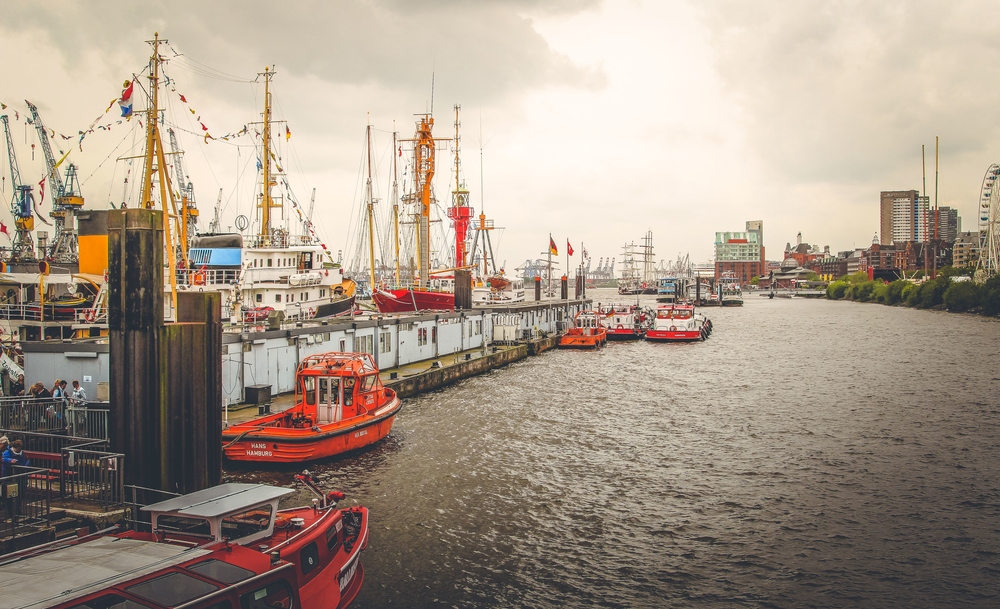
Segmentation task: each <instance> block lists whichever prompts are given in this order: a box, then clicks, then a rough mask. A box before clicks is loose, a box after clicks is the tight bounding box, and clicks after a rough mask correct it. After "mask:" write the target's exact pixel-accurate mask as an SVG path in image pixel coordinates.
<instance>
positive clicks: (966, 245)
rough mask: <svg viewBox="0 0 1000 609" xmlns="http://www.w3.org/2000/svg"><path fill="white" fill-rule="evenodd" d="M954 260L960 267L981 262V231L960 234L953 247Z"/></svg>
mask: <svg viewBox="0 0 1000 609" xmlns="http://www.w3.org/2000/svg"><path fill="white" fill-rule="evenodd" d="M941 224H942V225H943V224H944V222H943V221H942V222H941ZM952 261H953V264H954V265H955V266H959V267H966V266H973V265H975V264H976V263H977V262H979V231H968V232H964V233H959V234H958V237H957V238H956V239H955V245H954V248H953V249H952Z"/></svg>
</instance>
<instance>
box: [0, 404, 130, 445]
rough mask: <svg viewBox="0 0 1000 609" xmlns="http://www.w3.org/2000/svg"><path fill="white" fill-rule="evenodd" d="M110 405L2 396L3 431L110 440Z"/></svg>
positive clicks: (0, 421)
mask: <svg viewBox="0 0 1000 609" xmlns="http://www.w3.org/2000/svg"><path fill="white" fill-rule="evenodd" d="M102 404H106V402H88V401H82V400H74V399H72V398H66V399H62V398H33V397H13V398H4V397H0V428H2V429H10V430H12V431H26V432H42V433H68V434H69V435H70V436H76V437H83V438H98V439H101V440H107V439H108V438H109V437H110V436H109V435H108V434H109V431H110V429H109V424H110V423H109V421H110V415H111V411H110V410H109V409H108V408H101V407H100V405H102Z"/></svg>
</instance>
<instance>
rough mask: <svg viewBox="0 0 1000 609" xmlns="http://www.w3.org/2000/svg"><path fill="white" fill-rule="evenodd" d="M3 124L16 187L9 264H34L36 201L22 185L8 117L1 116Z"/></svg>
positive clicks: (27, 186)
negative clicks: (32, 212) (32, 210)
mask: <svg viewBox="0 0 1000 609" xmlns="http://www.w3.org/2000/svg"><path fill="white" fill-rule="evenodd" d="M0 121H2V122H3V132H4V135H5V136H6V138H7V157H8V159H10V181H11V185H12V186H13V187H14V198H13V199H12V200H11V203H10V213H11V215H12V216H14V227H15V231H16V232H15V233H14V240H13V241H14V244H13V245H12V246H11V253H10V259H9V262H34V261H35V260H36V258H35V244H34V242H32V240H31V231H32V230H33V229H34V228H35V217H34V216H32V215H31V206H32V204H33V203H34V199H33V197H32V194H31V186H30V185H29V184H21V172H20V171H18V169H17V156H16V155H15V154H14V140H13V138H11V136H10V123H9V122H8V121H7V115H6V114H4V115H3V116H0Z"/></svg>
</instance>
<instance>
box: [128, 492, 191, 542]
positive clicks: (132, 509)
mask: <svg viewBox="0 0 1000 609" xmlns="http://www.w3.org/2000/svg"><path fill="white" fill-rule="evenodd" d="M124 490H125V498H124V503H125V521H126V522H127V523H128V526H129V528H130V529H132V530H133V531H145V532H147V533H148V532H149V531H151V530H152V526H153V524H152V520H151V517H150V514H149V513H148V512H143V511H142V509H141V508H142V507H144V506H147V505H153V504H154V503H159V502H160V501H166V500H167V499H171V498H173V497H180V493H171V492H170V491H161V490H160V489H156V488H147V487H145V486H136V485H134V484H129V485H127V486H125V489H124Z"/></svg>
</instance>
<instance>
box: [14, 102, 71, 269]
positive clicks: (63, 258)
mask: <svg viewBox="0 0 1000 609" xmlns="http://www.w3.org/2000/svg"><path fill="white" fill-rule="evenodd" d="M24 103H26V104H28V109H29V110H31V120H32V122H33V123H34V125H35V129H36V130H37V131H38V140H39V141H40V142H41V144H42V153H43V154H44V155H45V167H46V168H47V169H48V178H49V189H50V191H51V192H52V212H51V213H50V214H49V215H50V216H51V217H52V219H53V220H54V221H55V228H54V232H55V234H54V235H53V239H54V241H53V244H52V250H51V253H50V256H51V258H52V259H53V260H54V261H56V262H63V263H74V262H77V261H79V255H78V254H77V238H76V221H75V218H76V213H77V211H78V210H80V209H81V208H82V207H83V195H81V194H80V182H79V180H78V179H77V176H76V165H74V164H72V163H70V164H69V167H67V168H66V181H65V182H64V181H63V179H62V174H61V173H60V172H59V165H60V164H61V163H62V160H59V161H58V162H57V161H56V157H55V155H53V154H52V146H51V145H50V144H49V133H48V131H47V130H46V128H45V125H44V124H42V118H41V117H40V116H38V108H37V107H35V105H34V104H33V103H31V102H29V101H28V100H24Z"/></svg>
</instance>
